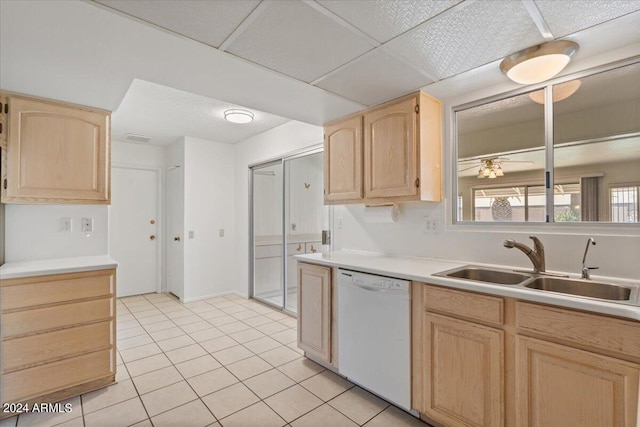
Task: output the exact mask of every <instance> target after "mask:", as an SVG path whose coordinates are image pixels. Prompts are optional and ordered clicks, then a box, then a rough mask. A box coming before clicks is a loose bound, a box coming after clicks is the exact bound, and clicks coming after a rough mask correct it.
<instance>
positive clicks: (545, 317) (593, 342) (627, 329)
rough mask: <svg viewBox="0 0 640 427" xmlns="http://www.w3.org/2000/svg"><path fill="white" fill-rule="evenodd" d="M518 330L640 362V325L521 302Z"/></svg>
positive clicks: (517, 322) (517, 309)
mask: <svg viewBox="0 0 640 427" xmlns="http://www.w3.org/2000/svg"><path fill="white" fill-rule="evenodd" d="M516 328H517V330H518V332H519V333H529V334H535V335H538V336H543V337H545V338H550V339H552V340H553V339H556V340H562V341H565V342H570V343H574V344H579V345H583V346H586V347H591V348H594V349H599V350H604V351H607V352H613V353H617V354H620V355H624V356H631V357H632V358H634V359H635V360H640V322H634V321H630V320H623V319H616V318H614V317H607V316H604V315H598V314H590V313H583V312H580V311H573V310H566V309H563V308H559V307H550V306H544V305H539V304H531V303H527V302H522V301H518V302H517V303H516Z"/></svg>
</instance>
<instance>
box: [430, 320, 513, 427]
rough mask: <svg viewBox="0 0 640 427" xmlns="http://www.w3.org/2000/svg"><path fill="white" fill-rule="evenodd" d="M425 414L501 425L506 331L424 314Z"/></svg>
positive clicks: (449, 421) (450, 421)
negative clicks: (504, 332)
mask: <svg viewBox="0 0 640 427" xmlns="http://www.w3.org/2000/svg"><path fill="white" fill-rule="evenodd" d="M424 331H425V337H424V342H425V344H426V345H425V359H424V363H425V365H426V369H425V373H426V375H427V376H428V378H426V379H425V383H426V384H428V387H427V388H426V390H424V403H423V408H424V412H425V413H426V415H427V416H428V417H429V418H431V419H433V420H435V421H439V422H441V423H443V424H444V425H447V426H501V425H503V424H502V412H503V410H502V409H503V408H502V398H503V346H504V339H503V332H502V331H500V330H497V329H494V328H489V327H486V326H482V325H478V324H474V323H471V322H465V321H463V320H458V319H454V318H451V317H447V316H440V315H437V314H432V313H425V314H424Z"/></svg>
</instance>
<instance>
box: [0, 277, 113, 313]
mask: <svg viewBox="0 0 640 427" xmlns="http://www.w3.org/2000/svg"><path fill="white" fill-rule="evenodd" d="M113 278H114V271H113V270H105V271H101V272H97V273H96V272H91V273H77V274H62V275H55V276H43V277H30V278H29V279H28V280H25V279H23V280H20V281H18V280H16V281H14V283H20V284H16V285H13V286H3V287H2V288H0V301H1V302H0V308H1V309H2V310H3V311H6V310H13V309H20V308H26V307H32V306H38V305H44V304H55V303H61V302H68V301H73V300H80V299H87V298H96V297H101V296H107V295H111V294H113V293H114V283H115V281H114V280H113ZM7 282H8V281H7Z"/></svg>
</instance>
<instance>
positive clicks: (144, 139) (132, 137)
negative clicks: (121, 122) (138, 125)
mask: <svg viewBox="0 0 640 427" xmlns="http://www.w3.org/2000/svg"><path fill="white" fill-rule="evenodd" d="M124 140H125V141H130V142H137V143H138V144H146V143H148V142H149V141H151V137H149V136H144V135H136V134H135V133H125V134H124Z"/></svg>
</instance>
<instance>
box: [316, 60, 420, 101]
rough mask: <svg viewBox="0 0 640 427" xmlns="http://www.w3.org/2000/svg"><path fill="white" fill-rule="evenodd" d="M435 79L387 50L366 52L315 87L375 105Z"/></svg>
mask: <svg viewBox="0 0 640 427" xmlns="http://www.w3.org/2000/svg"><path fill="white" fill-rule="evenodd" d="M429 83H432V80H431V79H429V78H428V77H425V76H424V75H422V74H420V73H419V72H417V71H415V70H413V69H412V68H410V67H408V66H407V65H405V64H404V63H402V62H400V61H398V60H397V59H395V58H394V57H393V56H391V55H389V54H388V53H385V52H384V50H383V49H376V50H375V51H373V52H371V53H368V54H366V55H363V56H362V57H360V58H358V59H357V60H355V61H354V62H352V63H351V64H349V65H347V66H346V67H345V68H344V69H342V70H340V71H338V72H336V73H335V74H332V75H330V76H329V77H327V78H326V79H324V80H322V81H321V82H320V83H318V84H317V85H316V86H320V87H321V88H324V89H327V90H329V91H331V92H333V93H337V94H338V95H342V96H344V97H346V98H350V99H353V100H354V101H357V102H359V103H361V104H365V105H375V104H379V103H381V102H383V101H387V100H389V99H392V98H395V97H397V96H400V95H403V94H405V93H407V92H411V91H412V90H415V89H418V88H420V87H422V86H424V85H426V84H429Z"/></svg>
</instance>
